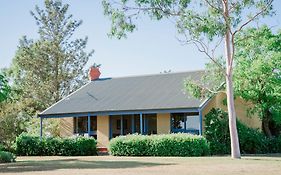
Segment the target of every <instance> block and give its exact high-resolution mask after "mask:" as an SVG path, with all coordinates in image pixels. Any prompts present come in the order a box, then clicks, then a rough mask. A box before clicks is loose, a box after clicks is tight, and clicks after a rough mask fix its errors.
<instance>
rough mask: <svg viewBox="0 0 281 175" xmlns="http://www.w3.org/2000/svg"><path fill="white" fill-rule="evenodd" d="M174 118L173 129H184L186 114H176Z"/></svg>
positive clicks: (173, 115)
mask: <svg viewBox="0 0 281 175" xmlns="http://www.w3.org/2000/svg"><path fill="white" fill-rule="evenodd" d="M171 116H172V123H171V124H172V128H173V129H184V113H174V114H171Z"/></svg>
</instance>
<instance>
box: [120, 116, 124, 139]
mask: <svg viewBox="0 0 281 175" xmlns="http://www.w3.org/2000/svg"><path fill="white" fill-rule="evenodd" d="M120 125H121V126H120V127H121V128H120V129H121V131H120V135H124V132H123V115H121V121H120Z"/></svg>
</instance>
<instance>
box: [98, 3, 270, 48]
mask: <svg viewBox="0 0 281 175" xmlns="http://www.w3.org/2000/svg"><path fill="white" fill-rule="evenodd" d="M102 3H103V7H104V14H105V15H107V16H109V17H110V20H111V31H110V33H109V35H110V36H114V37H117V38H118V39H120V38H122V37H126V36H127V33H129V32H133V31H134V30H135V29H136V27H137V26H136V24H135V23H136V20H138V19H139V17H140V16H141V15H147V16H149V17H150V18H151V19H152V20H162V19H165V18H168V19H171V20H173V21H175V28H176V29H177V30H178V32H179V33H180V34H184V35H185V34H188V35H185V36H187V38H185V41H187V42H189V41H191V40H192V41H195V40H197V41H198V40H200V41H204V40H208V41H213V40H214V39H215V38H221V37H224V35H225V29H226V26H229V27H230V29H231V30H232V31H235V30H237V29H238V28H239V27H240V26H241V25H242V24H243V23H242V22H245V21H248V20H249V19H250V18H251V17H252V15H250V14H256V13H258V12H259V11H261V10H263V13H262V14H261V15H257V16H256V17H255V19H257V18H259V17H262V16H266V15H270V14H272V5H271V4H270V1H266V0H242V1H237V2H235V3H231V2H229V7H228V8H229V9H231V10H229V12H230V14H229V16H224V14H223V3H222V2H218V1H213V0H211V1H205V0H120V1H119V2H116V1H114V0H103V1H102ZM268 4H269V5H268ZM191 43H192V42H191Z"/></svg>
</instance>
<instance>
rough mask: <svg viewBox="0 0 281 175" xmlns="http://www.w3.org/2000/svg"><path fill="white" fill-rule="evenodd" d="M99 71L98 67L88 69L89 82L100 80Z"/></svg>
mask: <svg viewBox="0 0 281 175" xmlns="http://www.w3.org/2000/svg"><path fill="white" fill-rule="evenodd" d="M100 74H101V73H100V70H99V66H91V67H90V69H89V79H90V81H94V80H97V79H99V78H100Z"/></svg>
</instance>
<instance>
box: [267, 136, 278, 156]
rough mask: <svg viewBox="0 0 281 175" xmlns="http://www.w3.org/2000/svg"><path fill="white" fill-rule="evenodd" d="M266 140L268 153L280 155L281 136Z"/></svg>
mask: <svg viewBox="0 0 281 175" xmlns="http://www.w3.org/2000/svg"><path fill="white" fill-rule="evenodd" d="M268 140H269V144H268V148H269V153H281V135H280V136H279V137H273V138H271V139H268Z"/></svg>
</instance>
